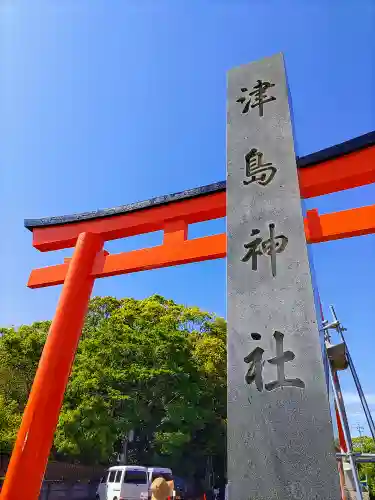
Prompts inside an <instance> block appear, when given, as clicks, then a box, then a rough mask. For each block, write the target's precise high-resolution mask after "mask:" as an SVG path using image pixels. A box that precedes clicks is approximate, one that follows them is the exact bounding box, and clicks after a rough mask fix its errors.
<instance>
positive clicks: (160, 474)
mask: <svg viewBox="0 0 375 500" xmlns="http://www.w3.org/2000/svg"><path fill="white" fill-rule="evenodd" d="M158 477H162V478H163V479H165V480H166V481H172V480H173V476H172V474H171V473H170V472H157V471H154V472H153V473H152V476H151V482H154V481H155V479H157V478H158Z"/></svg>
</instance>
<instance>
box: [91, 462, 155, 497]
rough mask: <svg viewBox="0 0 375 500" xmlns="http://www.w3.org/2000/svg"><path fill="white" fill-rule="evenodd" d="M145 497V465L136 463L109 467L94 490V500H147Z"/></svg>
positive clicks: (146, 480)
mask: <svg viewBox="0 0 375 500" xmlns="http://www.w3.org/2000/svg"><path fill="white" fill-rule="evenodd" d="M147 497H148V475H147V467H141V466H137V465H117V466H115V467H110V468H109V469H108V473H107V476H106V478H104V480H103V481H102V482H101V483H100V484H99V487H98V489H97V492H96V500H147Z"/></svg>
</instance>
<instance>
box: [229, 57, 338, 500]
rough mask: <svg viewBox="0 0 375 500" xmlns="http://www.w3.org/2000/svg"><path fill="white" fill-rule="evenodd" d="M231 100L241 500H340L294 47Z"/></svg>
mask: <svg viewBox="0 0 375 500" xmlns="http://www.w3.org/2000/svg"><path fill="white" fill-rule="evenodd" d="M227 99H228V102H227V165H228V172H227V205H228V207H227V232H228V259H227V266H228V267H227V276H228V277H227V280H228V282H227V286H228V484H229V500H276V499H277V500H293V499H298V500H302V499H303V500H315V499H316V500H338V499H339V498H340V489H339V478H338V473H337V465H336V460H335V456H334V442H333V433H332V425H331V417H330V411H329V404H328V397H327V389H326V385H325V376H324V371H323V362H322V354H321V346H320V340H319V332H318V326H317V319H316V312H315V306H314V295H313V289H312V282H311V275H310V268H309V261H308V255H307V246H306V239H305V233H304V224H303V217H302V209H301V199H300V191H299V185H298V177H297V165H296V155H295V151H294V145H293V133H292V124H291V117H290V110H289V102H288V89H287V84H286V77H285V70H284V63H283V57H282V55H281V54H279V55H276V56H273V57H270V58H267V59H264V60H262V61H259V62H255V63H252V64H248V65H244V66H240V67H238V68H234V69H233V70H231V71H230V72H229V77H228V97H227Z"/></svg>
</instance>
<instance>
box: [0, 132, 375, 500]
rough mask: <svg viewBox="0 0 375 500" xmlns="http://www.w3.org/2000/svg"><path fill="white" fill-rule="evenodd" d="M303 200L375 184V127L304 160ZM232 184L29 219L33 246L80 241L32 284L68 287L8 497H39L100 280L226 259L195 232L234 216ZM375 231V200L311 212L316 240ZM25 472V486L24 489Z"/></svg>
mask: <svg viewBox="0 0 375 500" xmlns="http://www.w3.org/2000/svg"><path fill="white" fill-rule="evenodd" d="M297 163H298V167H299V172H298V173H299V182H300V191H301V197H302V198H312V197H315V196H321V195H325V194H329V193H333V192H337V191H342V190H345V189H350V188H354V187H358V186H362V185H365V184H370V183H373V182H375V132H371V133H369V134H366V135H364V136H361V137H358V138H356V139H353V140H350V141H348V142H345V143H343V144H339V145H337V146H334V147H331V148H328V149H325V150H323V151H319V152H317V153H314V154H312V155H309V156H306V157H303V158H299V159H298V160H297ZM225 190H226V185H225V182H219V183H217V184H212V185H209V186H204V187H201V188H196V189H192V190H189V191H185V192H182V193H178V194H174V195H168V196H163V197H160V198H155V199H152V200H148V201H145V202H141V203H136V204H133V205H125V206H122V207H117V208H113V209H108V210H99V211H94V212H88V213H84V214H77V215H70V216H63V217H51V218H45V219H31V220H30V219H28V220H26V221H25V226H26V228H28V229H29V230H30V231H32V233H33V246H34V247H35V248H36V249H38V250H40V251H42V252H46V251H52V250H59V249H62V248H70V247H75V250H74V254H73V257H72V258H71V259H65V262H64V263H62V264H59V265H56V266H50V267H46V268H41V269H35V270H33V271H32V272H31V275H30V278H29V282H28V286H29V287H30V288H40V287H47V286H53V285H59V284H64V286H63V290H62V293H61V297H60V300H59V303H58V306H57V310H56V315H55V317H54V319H53V322H52V325H51V328H50V332H49V335H48V338H47V341H46V344H45V347H44V350H43V354H42V357H41V360H40V363H39V367H38V370H37V374H36V377H35V380H34V384H33V387H32V390H31V393H30V397H29V401H28V403H27V406H26V409H25V412H24V416H23V420H22V424H21V427H20V430H19V433H18V437H17V440H16V443H15V446H14V450H13V454H12V458H11V461H10V463H9V467H8V471H7V475H6V479H5V482H4V486H3V490H2V495H1V498H2V500H16V499H17V500H18V499H21V498H22V499H25V498H26V499H28V500H36V499H37V497H38V495H39V491H40V487H41V483H42V480H43V475H44V471H45V467H46V464H47V461H48V456H49V453H50V449H51V446H52V442H53V436H54V432H55V429H56V425H57V421H58V416H59V412H60V408H61V404H62V401H63V397H64V392H65V388H66V385H67V382H68V378H69V374H70V370H71V367H72V364H73V361H74V356H75V352H76V348H77V345H78V342H79V338H80V334H81V330H82V326H83V323H84V319H85V315H86V312H87V307H88V303H89V299H90V295H91V291H92V287H93V284H94V281H95V279H96V278H104V277H107V276H115V275H120V274H128V273H132V272H136V271H143V270H149V269H156V268H162V267H168V266H175V265H180V264H187V263H191V262H199V261H205V260H210V259H219V258H224V257H225V256H226V234H219V235H214V236H207V237H204V238H197V239H193V240H189V239H188V226H189V224H193V223H196V222H202V221H206V220H212V219H217V218H222V217H225V215H226V193H225ZM158 230H163V231H164V241H163V244H162V245H160V246H157V247H153V248H145V249H142V250H136V251H132V252H126V253H120V254H113V255H111V254H108V252H106V251H105V250H104V244H105V242H106V241H108V240H114V239H118V238H124V237H128V236H134V235H138V234H144V233H148V232H152V231H158ZM374 232H375V205H372V206H366V207H359V208H354V209H350V210H345V211H342V212H336V213H330V214H322V215H319V214H318V212H317V211H316V210H310V211H308V212H307V216H306V219H305V233H306V240H307V242H308V243H319V242H323V241H329V240H337V239H341V238H348V237H352V236H360V235H365V234H370V233H374ZM20 477H22V488H20Z"/></svg>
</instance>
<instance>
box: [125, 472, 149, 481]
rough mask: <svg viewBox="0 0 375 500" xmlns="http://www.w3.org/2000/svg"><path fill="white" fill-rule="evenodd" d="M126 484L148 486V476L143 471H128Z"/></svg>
mask: <svg viewBox="0 0 375 500" xmlns="http://www.w3.org/2000/svg"><path fill="white" fill-rule="evenodd" d="M124 483H127V484H147V474H146V471H143V470H135V469H127V470H126V471H125V475H124Z"/></svg>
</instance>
